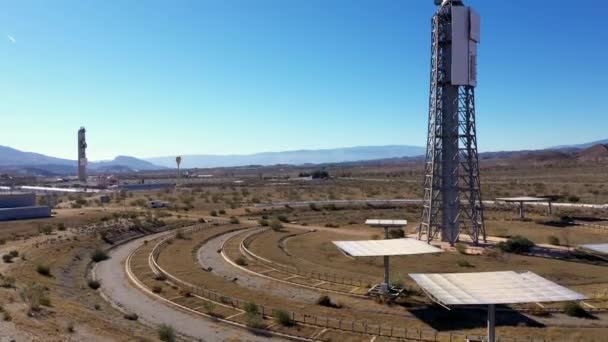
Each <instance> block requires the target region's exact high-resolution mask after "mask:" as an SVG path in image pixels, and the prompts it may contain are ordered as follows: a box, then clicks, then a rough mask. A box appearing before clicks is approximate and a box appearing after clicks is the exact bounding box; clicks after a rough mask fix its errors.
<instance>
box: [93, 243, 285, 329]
mask: <svg viewBox="0 0 608 342" xmlns="http://www.w3.org/2000/svg"><path fill="white" fill-rule="evenodd" d="M161 234H162V233H161ZM159 235H160V234H157V235H152V236H146V237H143V238H140V239H137V240H134V241H131V242H129V243H127V244H125V245H123V246H120V247H118V248H116V249H114V250H113V251H111V252H110V256H111V258H110V259H109V260H106V261H104V262H101V263H99V264H97V267H96V268H95V270H94V272H95V276H96V277H97V278H98V279H100V280H101V284H102V286H101V290H102V293H103V294H104V295H105V296H106V297H107V298H108V299H109V300H111V301H112V302H113V304H115V305H116V306H118V307H120V308H122V309H123V310H126V311H129V312H135V313H137V314H138V315H139V317H140V320H142V321H144V323H146V324H148V325H153V326H156V325H159V324H162V323H165V324H169V325H171V326H173V327H174V328H175V330H176V331H178V332H179V333H180V334H182V335H184V336H188V337H190V338H191V339H193V340H203V341H225V340H230V339H234V340H237V341H286V340H285V339H282V338H278V337H261V336H256V335H254V334H253V333H251V332H248V331H246V330H244V329H241V328H238V327H233V326H230V325H226V324H223V323H216V322H212V321H210V320H208V319H206V318H203V317H196V316H194V315H190V314H187V313H185V312H182V311H180V310H178V309H176V308H173V307H170V306H168V305H165V304H163V303H161V302H160V301H157V300H155V299H153V298H151V297H149V296H147V295H145V294H144V293H143V292H141V291H140V290H138V289H136V288H135V287H134V286H133V285H132V284H131V283H129V281H128V280H127V276H126V274H125V271H124V260H125V259H126V257H127V256H128V255H129V254H130V253H131V252H132V251H133V250H135V249H136V248H137V247H138V246H140V245H141V243H143V240H150V239H152V238H154V237H156V236H159Z"/></svg>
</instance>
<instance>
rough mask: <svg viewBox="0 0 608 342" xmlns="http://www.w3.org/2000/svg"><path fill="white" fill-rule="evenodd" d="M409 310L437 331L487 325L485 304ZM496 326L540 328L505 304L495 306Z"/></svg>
mask: <svg viewBox="0 0 608 342" xmlns="http://www.w3.org/2000/svg"><path fill="white" fill-rule="evenodd" d="M409 312H410V313H411V314H413V315H414V316H416V318H418V319H420V320H421V321H423V322H424V323H426V324H428V325H429V326H431V327H432V328H433V329H435V330H437V331H445V330H464V329H475V328H485V327H486V326H487V317H488V316H487V311H486V307H485V306H480V307H469V308H457V307H455V308H452V310H447V309H445V308H443V307H441V306H439V305H429V306H426V307H422V308H418V309H410V310H409ZM496 326H512V327H522V326H524V327H535V328H542V327H544V324H542V323H539V322H537V321H535V320H533V319H530V318H529V317H527V316H524V315H522V314H521V313H519V312H518V311H515V310H512V309H510V308H508V307H505V306H500V305H497V306H496Z"/></svg>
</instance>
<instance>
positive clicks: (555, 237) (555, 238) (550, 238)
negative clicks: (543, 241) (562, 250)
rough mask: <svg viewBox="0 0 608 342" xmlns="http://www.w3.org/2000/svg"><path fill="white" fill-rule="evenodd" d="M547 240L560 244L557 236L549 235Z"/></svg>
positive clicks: (556, 244)
mask: <svg viewBox="0 0 608 342" xmlns="http://www.w3.org/2000/svg"><path fill="white" fill-rule="evenodd" d="M547 242H548V243H549V244H550V245H554V246H559V238H558V237H557V236H553V235H549V236H548V237H547Z"/></svg>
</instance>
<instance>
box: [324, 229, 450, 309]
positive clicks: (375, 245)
mask: <svg viewBox="0 0 608 342" xmlns="http://www.w3.org/2000/svg"><path fill="white" fill-rule="evenodd" d="M365 223H366V224H367V225H370V226H372V227H381V228H384V232H385V233H384V234H385V237H386V240H362V241H332V242H333V244H334V245H336V247H338V249H339V250H340V251H341V252H342V253H344V254H346V255H349V256H353V257H372V256H381V257H384V282H383V283H382V284H378V285H375V286H373V287H372V288H371V289H370V290H369V291H368V294H369V295H379V294H383V295H387V296H393V297H395V296H398V295H399V294H401V292H403V289H398V288H392V287H391V286H390V279H389V277H390V260H389V257H390V256H395V255H413V254H425V253H440V252H442V250H441V249H439V248H437V247H434V246H431V245H429V244H427V243H426V242H423V241H420V240H415V239H390V240H389V239H388V230H389V228H403V227H405V225H406V224H407V221H406V220H377V219H371V220H367V221H365Z"/></svg>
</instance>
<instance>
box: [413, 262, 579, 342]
mask: <svg viewBox="0 0 608 342" xmlns="http://www.w3.org/2000/svg"><path fill="white" fill-rule="evenodd" d="M410 277H412V279H414V281H415V282H416V283H417V284H418V286H420V287H421V288H422V289H423V290H424V292H425V293H426V294H427V295H428V296H429V297H430V298H431V299H432V300H434V301H435V302H437V303H439V304H441V305H443V306H444V307H447V306H449V305H488V341H489V342H494V341H495V340H496V334H495V326H494V325H495V304H516V303H538V302H561V301H571V300H583V299H586V298H587V297H586V296H584V295H582V294H580V293H577V292H574V291H572V290H569V289H567V288H565V287H563V286H561V285H558V284H556V283H554V282H552V281H550V280H547V279H545V278H543V277H541V276H539V275H537V274H535V273H532V272H525V273H516V272H513V271H502V272H477V273H434V274H420V273H418V274H410Z"/></svg>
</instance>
